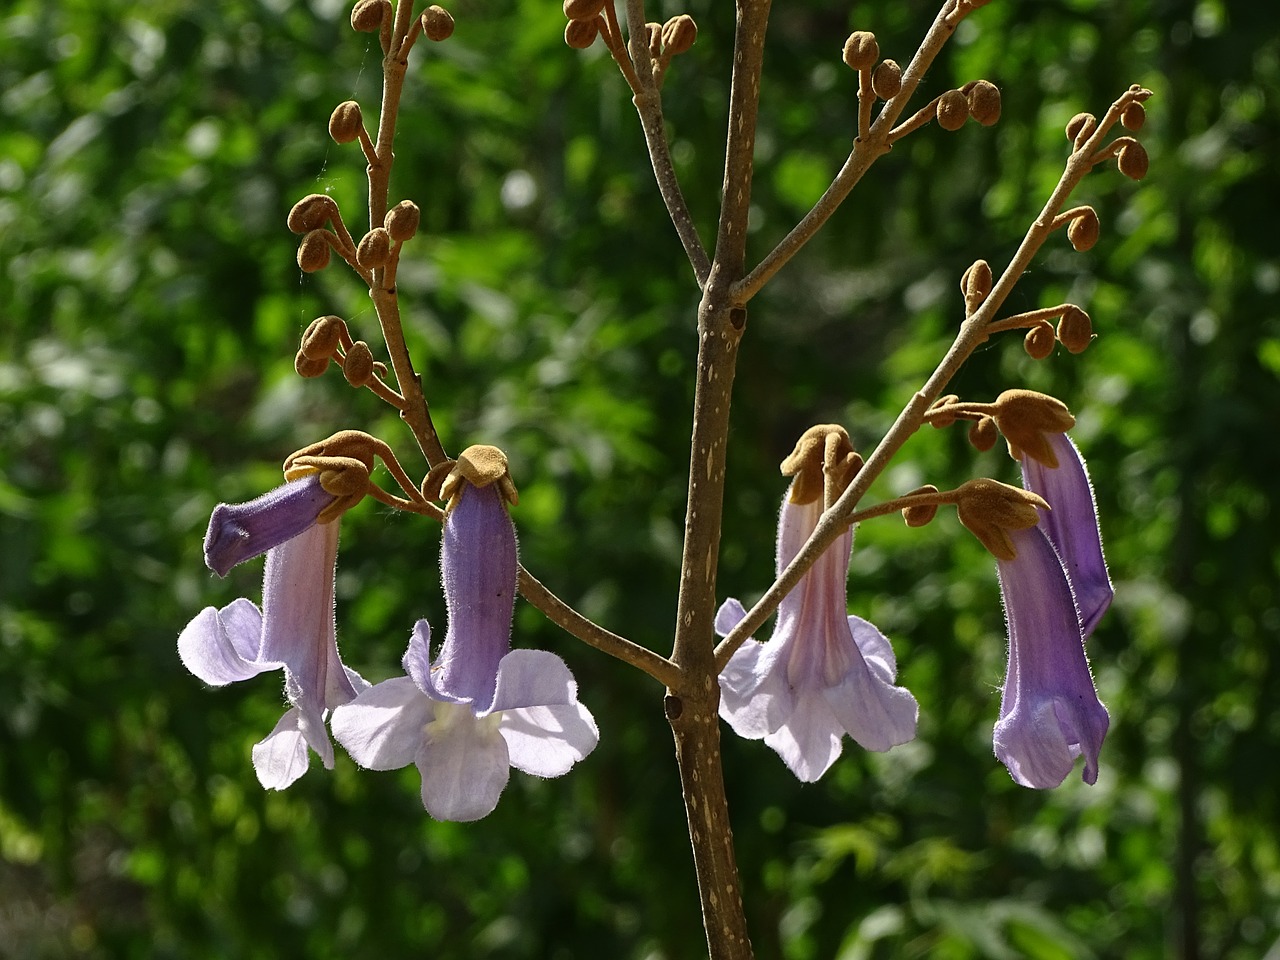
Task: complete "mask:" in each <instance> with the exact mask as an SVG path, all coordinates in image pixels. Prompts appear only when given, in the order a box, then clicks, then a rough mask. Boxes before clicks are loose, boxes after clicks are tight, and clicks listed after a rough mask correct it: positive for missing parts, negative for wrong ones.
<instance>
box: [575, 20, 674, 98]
mask: <svg viewBox="0 0 1280 960" xmlns="http://www.w3.org/2000/svg"><path fill="white" fill-rule="evenodd" d="M564 15H565V16H566V17H567V18H568V20H569V22H568V24H566V26H565V28H564V42H565V43H566V44H568V45H569V46H570V47H572V48H573V49H575V50H585V49H587V47H589V46H591V45H592V44H593V43H595V40H596V37H600V38H601V39H603V40H604V42H605V46H607V47H608V48H609V53H610V55H611V56H612V57H613V59H614V60H615V61H617V63H618V66H619V67H620V68H621V69H622V72H623V75H624V76H626V78H627V82H628V83H629V84H630V85H631V87H632V89H633V90H634V91H635V92H636V93H639V92H640V82H639V79H638V77H637V76H636V73H635V65H634V64H633V63H632V60H631V57H630V55H629V54H628V53H627V49H626V44H625V42H624V41H623V37H622V27H621V25H620V24H619V23H618V16H617V14H616V13H615V12H614V9H613V3H612V2H606V0H564ZM644 31H645V32H644V41H645V46H646V47H647V48H648V51H649V56H650V58H651V59H652V68H653V70H652V72H653V79H654V82H655V83H656V84H658V86H661V83H662V77H663V75H664V74H665V73H666V70H667V67H668V66H669V65H670V63H671V58H672V57H674V56H676V55H677V54H681V53H685V52H687V51H688V50H689V48H690V47H692V46H693V42H694V41H695V40H696V39H697V38H698V25H697V24H696V23H694V22H693V17H691V16H689V15H688V14H687V13H682V14H679V15H677V16H674V17H672V18H671V19H670V20H668V21H667V22H666V23H646V24H645V25H644Z"/></svg>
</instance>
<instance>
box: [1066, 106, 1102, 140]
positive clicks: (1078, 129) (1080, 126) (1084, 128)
mask: <svg viewBox="0 0 1280 960" xmlns="http://www.w3.org/2000/svg"><path fill="white" fill-rule="evenodd" d="M1097 126H1098V118H1097V117H1095V116H1094V115H1093V114H1092V113H1077V114H1076V115H1075V116H1074V117H1072V118H1071V119H1070V120H1068V121H1067V139H1068V140H1070V141H1071V142H1072V143H1075V142H1076V141H1078V140H1079V139H1080V137H1081V135H1082V134H1083V135H1084V136H1086V137H1087V136H1089V135H1090V134H1091V133H1093V131H1094V128H1095V127H1097Z"/></svg>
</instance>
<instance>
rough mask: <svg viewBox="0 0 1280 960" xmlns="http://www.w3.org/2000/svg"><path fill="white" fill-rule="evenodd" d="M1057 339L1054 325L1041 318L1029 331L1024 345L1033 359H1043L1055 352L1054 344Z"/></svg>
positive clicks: (1023, 342)
mask: <svg viewBox="0 0 1280 960" xmlns="http://www.w3.org/2000/svg"><path fill="white" fill-rule="evenodd" d="M1056 339H1057V337H1056V336H1055V335H1054V332H1053V326H1052V325H1051V324H1050V323H1049V322H1048V321H1047V320H1041V321H1040V322H1039V323H1037V324H1036V325H1035V326H1034V327H1032V328H1031V329H1030V330H1028V331H1027V335H1026V337H1025V338H1024V339H1023V341H1022V346H1023V349H1025V350H1026V351H1027V356H1029V357H1030V358H1031V359H1032V360H1043V359H1045V358H1046V357H1047V356H1049V354H1051V353H1053V344H1054V341H1055V340H1056Z"/></svg>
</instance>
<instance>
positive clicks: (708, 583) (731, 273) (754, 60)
mask: <svg viewBox="0 0 1280 960" xmlns="http://www.w3.org/2000/svg"><path fill="white" fill-rule="evenodd" d="M769 6H770V3H769V0H738V4H737V31H736V36H735V41H734V63H733V81H732V86H731V89H730V94H729V118H728V119H729V125H728V137H727V142H726V145H725V172H724V189H723V194H722V199H721V206H720V222H719V228H718V231H717V235H716V247H715V257H714V259H713V261H712V264H711V269H710V271H709V273H708V276H707V282H706V286H705V287H704V289H703V297H702V302H701V304H700V305H699V308H698V367H697V377H698V379H697V385H696V387H695V390H694V400H693V436H692V438H691V440H690V448H689V499H688V513H687V515H686V517H685V536H684V554H683V557H682V558H681V566H680V594H679V600H678V605H677V609H676V630H675V643H674V646H673V648H672V652H671V660H672V662H673V663H674V664H675V666H676V668H677V670H678V671H679V672H680V685H679V687H678V688H674V689H669V690H668V694H667V719H668V720H669V721H670V723H671V730H672V733H673V734H674V736H675V745H676V762H677V763H678V764H679V767H680V782H681V786H682V787H683V790H684V803H685V816H686V817H687V819H688V822H689V842H690V844H691V846H692V848H693V862H694V867H695V869H696V870H697V875H698V893H699V896H700V898H701V901H702V922H703V926H704V928H705V929H706V933H707V951H708V954H709V955H710V957H711V958H712V960H749V958H750V957H751V956H752V952H751V941H750V939H749V938H748V936H747V922H746V916H745V914H744V913H743V909H742V895H741V883H740V881H739V879H738V865H737V861H736V859H735V857H734V851H733V831H732V829H731V828H730V825H729V804H728V800H727V798H726V796H725V789H724V772H723V769H722V767H721V759H720V725H719V720H718V715H719V706H720V685H719V683H718V681H717V679H716V677H717V674H718V672H719V671H718V670H717V669H716V663H715V632H714V629H713V623H714V619H715V609H716V568H717V565H718V560H719V551H720V529H721V520H722V517H723V512H724V482H725V461H726V456H725V455H726V445H727V438H728V434H729V408H730V404H731V402H732V399H733V378H734V372H735V370H736V367H737V360H738V344H739V341H740V340H741V338H742V332H743V328H744V327H745V325H746V319H747V314H746V310H745V308H744V307H743V306H742V304H741V303H740V302H739V301H738V300H737V299H736V298H735V297H734V295H733V285H734V284H735V283H736V282H737V281H738V280H740V279H741V278H742V275H743V273H744V272H745V259H746V236H747V216H748V212H749V209H750V204H751V178H752V154H753V152H754V149H755V131H756V113H757V106H758V103H759V94H760V72H761V65H762V59H763V51H764V36H765V28H766V26H767V25H768V20H769Z"/></svg>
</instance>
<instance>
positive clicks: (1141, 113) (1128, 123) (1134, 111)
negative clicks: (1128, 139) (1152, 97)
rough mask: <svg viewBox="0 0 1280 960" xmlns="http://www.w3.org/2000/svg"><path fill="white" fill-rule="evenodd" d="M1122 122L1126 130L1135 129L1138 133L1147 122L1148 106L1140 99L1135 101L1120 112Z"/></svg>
mask: <svg viewBox="0 0 1280 960" xmlns="http://www.w3.org/2000/svg"><path fill="white" fill-rule="evenodd" d="M1120 122H1121V123H1122V124H1124V128H1125V129H1126V130H1133V131H1134V132H1135V133H1136V132H1137V131H1139V130H1141V129H1142V125H1143V124H1144V123H1146V122H1147V108H1146V107H1144V106H1143V105H1142V104H1140V103H1138V101H1136V100H1135V101H1133V102H1132V103H1130V104H1129V105H1128V106H1126V107H1125V108H1124V112H1123V113H1121V114H1120Z"/></svg>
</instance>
